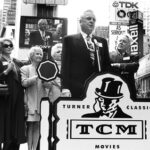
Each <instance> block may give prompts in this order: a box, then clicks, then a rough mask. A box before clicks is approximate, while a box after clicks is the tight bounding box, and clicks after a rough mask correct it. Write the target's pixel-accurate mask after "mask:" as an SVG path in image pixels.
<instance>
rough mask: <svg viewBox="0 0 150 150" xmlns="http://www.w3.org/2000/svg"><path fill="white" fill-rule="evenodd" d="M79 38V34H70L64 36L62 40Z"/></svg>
mask: <svg viewBox="0 0 150 150" xmlns="http://www.w3.org/2000/svg"><path fill="white" fill-rule="evenodd" d="M80 36H81V34H70V35H66V36H64V39H72V38H78V37H80Z"/></svg>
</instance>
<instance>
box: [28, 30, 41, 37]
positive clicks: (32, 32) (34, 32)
mask: <svg viewBox="0 0 150 150" xmlns="http://www.w3.org/2000/svg"><path fill="white" fill-rule="evenodd" d="M38 33H39V31H38V30H37V31H31V33H30V36H31V35H35V34H38Z"/></svg>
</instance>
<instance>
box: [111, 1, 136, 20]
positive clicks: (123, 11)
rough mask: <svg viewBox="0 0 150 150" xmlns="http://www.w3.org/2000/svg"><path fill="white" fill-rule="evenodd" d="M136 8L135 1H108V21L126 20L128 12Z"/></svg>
mask: <svg viewBox="0 0 150 150" xmlns="http://www.w3.org/2000/svg"><path fill="white" fill-rule="evenodd" d="M137 9H138V2H135V1H126V0H123V1H122V0H119V1H115V0H114V1H112V0H111V1H110V21H117V22H128V21H129V16H130V12H131V11H134V10H137Z"/></svg>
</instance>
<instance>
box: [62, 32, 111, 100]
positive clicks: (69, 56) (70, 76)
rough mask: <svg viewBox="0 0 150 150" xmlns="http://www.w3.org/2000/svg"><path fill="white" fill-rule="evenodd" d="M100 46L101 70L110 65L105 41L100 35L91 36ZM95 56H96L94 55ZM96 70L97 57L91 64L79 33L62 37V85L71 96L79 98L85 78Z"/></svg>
mask: <svg viewBox="0 0 150 150" xmlns="http://www.w3.org/2000/svg"><path fill="white" fill-rule="evenodd" d="M93 39H96V40H97V41H98V42H99V43H102V47H101V48H100V50H99V54H100V57H101V62H100V63H101V71H106V70H107V69H108V68H109V67H110V60H109V53H108V46H107V41H106V40H105V39H103V38H101V37H93V38H92V40H93ZM95 57H96V56H95ZM97 72H98V66H97V59H96V61H95V64H94V65H93V64H92V60H91V59H90V52H89V49H87V46H86V44H85V41H84V39H83V37H82V35H81V34H75V35H70V36H66V37H64V39H63V50H62V87H63V88H67V89H69V90H70V91H71V94H72V97H75V98H79V97H81V96H82V94H83V91H84V85H85V82H86V80H87V79H88V78H89V77H90V76H91V75H92V74H93V73H97Z"/></svg>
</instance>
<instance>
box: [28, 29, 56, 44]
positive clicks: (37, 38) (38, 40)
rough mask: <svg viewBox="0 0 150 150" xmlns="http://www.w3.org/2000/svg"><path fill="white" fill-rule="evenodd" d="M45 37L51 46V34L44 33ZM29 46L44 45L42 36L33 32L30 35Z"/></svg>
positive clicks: (38, 32)
mask: <svg viewBox="0 0 150 150" xmlns="http://www.w3.org/2000/svg"><path fill="white" fill-rule="evenodd" d="M45 37H48V45H52V41H53V40H52V33H51V32H47V31H46V32H45ZM29 45H30V46H35V45H45V44H44V40H43V39H42V36H41V34H40V31H34V32H31V33H30V41H29Z"/></svg>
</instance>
